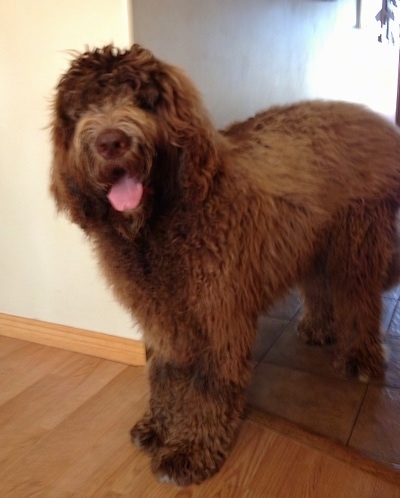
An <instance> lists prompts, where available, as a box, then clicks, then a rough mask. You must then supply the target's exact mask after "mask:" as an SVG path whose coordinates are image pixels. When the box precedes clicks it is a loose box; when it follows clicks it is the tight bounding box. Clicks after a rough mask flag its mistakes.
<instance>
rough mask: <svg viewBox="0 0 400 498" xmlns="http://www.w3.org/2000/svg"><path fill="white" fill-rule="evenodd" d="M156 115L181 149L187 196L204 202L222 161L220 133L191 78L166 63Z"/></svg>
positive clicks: (181, 163)
mask: <svg viewBox="0 0 400 498" xmlns="http://www.w3.org/2000/svg"><path fill="white" fill-rule="evenodd" d="M160 84H161V95H160V99H159V101H158V103H157V106H156V109H155V111H156V113H157V114H158V115H159V116H160V117H161V119H162V120H163V122H164V123H165V124H166V126H167V127H168V131H167V133H168V136H167V139H168V140H169V142H170V143H171V144H172V145H174V146H176V147H177V148H178V149H180V151H181V153H180V171H179V179H180V182H181V185H182V187H183V188H184V189H185V190H186V192H187V194H188V195H189V196H190V197H191V198H192V199H193V200H194V199H197V200H200V201H201V200H203V199H204V198H205V197H206V195H207V192H208V190H209V187H210V185H211V183H212V180H213V177H214V175H215V172H216V166H217V161H218V132H217V131H216V129H215V127H214V125H213V124H212V122H211V119H210V117H209V115H208V113H207V111H206V109H205V108H204V106H203V104H202V101H201V98H200V96H199V94H198V92H197V90H196V88H195V87H194V85H193V84H192V83H191V81H190V80H189V78H188V77H187V76H186V75H185V74H184V73H183V72H182V71H181V70H180V69H178V68H176V67H174V66H170V65H168V64H164V66H163V74H162V75H161V79H160Z"/></svg>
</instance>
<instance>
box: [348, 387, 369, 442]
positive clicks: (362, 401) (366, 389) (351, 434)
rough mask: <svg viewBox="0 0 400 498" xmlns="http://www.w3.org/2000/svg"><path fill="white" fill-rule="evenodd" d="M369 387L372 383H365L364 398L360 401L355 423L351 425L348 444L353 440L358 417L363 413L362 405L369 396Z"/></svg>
mask: <svg viewBox="0 0 400 498" xmlns="http://www.w3.org/2000/svg"><path fill="white" fill-rule="evenodd" d="M369 387H370V384H366V385H365V391H364V396H363V397H362V400H361V402H360V406H359V407H358V410H357V413H356V416H355V418H354V422H353V425H352V427H351V430H350V434H349V437H348V438H347V441H346V446H349V444H350V440H351V437H352V436H353V432H354V429H355V427H356V425H357V422H358V417H359V416H360V413H361V410H362V407H363V405H364V401H365V398H366V397H367V393H368V390H369Z"/></svg>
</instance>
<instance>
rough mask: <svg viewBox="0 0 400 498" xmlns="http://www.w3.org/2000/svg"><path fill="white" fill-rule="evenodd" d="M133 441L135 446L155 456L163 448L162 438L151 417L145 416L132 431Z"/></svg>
mask: <svg viewBox="0 0 400 498" xmlns="http://www.w3.org/2000/svg"><path fill="white" fill-rule="evenodd" d="M131 439H132V442H133V444H134V445H135V446H136V447H137V448H139V449H141V450H143V451H145V452H146V453H149V454H150V455H152V456H153V455H155V454H156V453H157V451H158V450H159V448H160V447H161V446H162V444H163V442H162V438H161V437H160V435H159V434H158V432H157V431H156V429H155V425H154V423H153V422H152V420H151V417H149V416H145V417H143V418H142V419H141V420H139V422H137V423H136V424H135V425H134V426H133V428H132V429H131Z"/></svg>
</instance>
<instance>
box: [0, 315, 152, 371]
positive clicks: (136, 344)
mask: <svg viewBox="0 0 400 498" xmlns="http://www.w3.org/2000/svg"><path fill="white" fill-rule="evenodd" d="M0 335H3V336H6V337H13V338H14V339H22V340H24V341H29V342H35V343H38V344H44V345H45V346H52V347H55V348H60V349H66V350H68V351H74V352H76V353H82V354H87V355H89V356H96V357H98V358H104V359H106V360H112V361H117V362H120V363H125V364H127V365H135V366H140V365H145V363H146V350H145V346H144V343H143V342H141V341H135V340H132V339H125V338H123V337H115V336H112V335H108V334H100V333H98V332H91V331H89V330H82V329H77V328H74V327H67V326H65V325H58V324H54V323H49V322H43V321H40V320H33V319H30V318H22V317H19V316H13V315H7V314H4V313H0Z"/></svg>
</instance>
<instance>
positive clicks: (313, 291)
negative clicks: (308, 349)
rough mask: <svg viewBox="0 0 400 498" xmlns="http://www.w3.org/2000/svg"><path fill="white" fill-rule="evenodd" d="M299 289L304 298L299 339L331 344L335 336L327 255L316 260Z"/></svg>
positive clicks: (312, 342)
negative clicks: (327, 271) (327, 272)
mask: <svg viewBox="0 0 400 498" xmlns="http://www.w3.org/2000/svg"><path fill="white" fill-rule="evenodd" d="M298 287H299V291H300V294H301V296H302V298H303V315H302V319H301V321H300V323H299V325H298V327H297V333H298V335H299V337H301V338H302V339H303V340H304V341H305V342H307V343H308V344H317V345H323V344H331V343H332V342H334V341H335V334H334V328H333V306H332V296H331V291H330V285H329V282H328V278H327V274H326V256H325V255H319V256H318V257H316V258H315V260H314V263H313V264H312V266H311V267H310V269H309V271H308V272H307V274H306V276H305V277H304V278H303V279H302V281H301V283H300V284H299V286H298Z"/></svg>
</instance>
